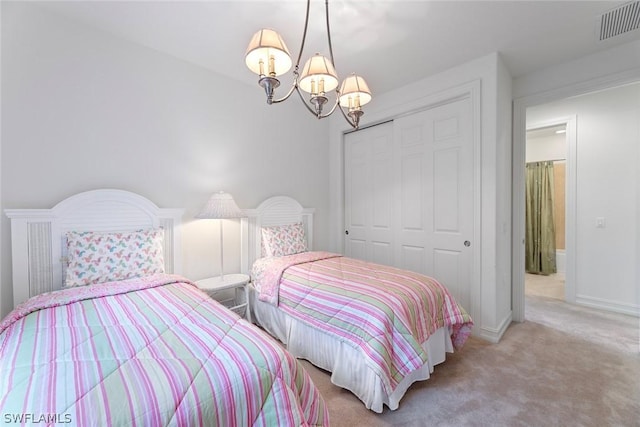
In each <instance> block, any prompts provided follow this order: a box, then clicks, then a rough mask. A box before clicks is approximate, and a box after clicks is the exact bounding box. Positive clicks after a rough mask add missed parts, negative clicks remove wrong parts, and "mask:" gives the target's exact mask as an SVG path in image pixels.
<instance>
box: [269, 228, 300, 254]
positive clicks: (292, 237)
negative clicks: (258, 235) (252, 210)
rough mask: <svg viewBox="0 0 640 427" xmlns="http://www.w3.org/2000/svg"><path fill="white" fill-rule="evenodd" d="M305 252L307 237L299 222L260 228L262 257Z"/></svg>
mask: <svg viewBox="0 0 640 427" xmlns="http://www.w3.org/2000/svg"><path fill="white" fill-rule="evenodd" d="M306 250H307V237H306V235H305V233H304V227H303V226H302V223H301V222H296V223H294V224H289V225H277V226H272V227H262V252H263V256H267V257H272V256H284V255H293V254H297V253H300V252H305V251H306Z"/></svg>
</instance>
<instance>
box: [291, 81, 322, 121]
mask: <svg viewBox="0 0 640 427" xmlns="http://www.w3.org/2000/svg"><path fill="white" fill-rule="evenodd" d="M295 89H296V92H298V95H300V100H301V101H302V105H304V106H305V107H307V110H309V112H310V113H311V114H313V115H314V116H316V117H318V113H316V112H315V110H314V109H313V108H311V107H309V105H307V101H306V100H305V99H304V96H303V95H302V93H301V92H300V89H299V88H298V86H297V85H296V87H295ZM318 118H319V117H318Z"/></svg>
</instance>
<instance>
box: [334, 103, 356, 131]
mask: <svg viewBox="0 0 640 427" xmlns="http://www.w3.org/2000/svg"><path fill="white" fill-rule="evenodd" d="M338 110H340V112H341V113H342V117H344V119H345V120H346V121H347V123H349V124H350V125H351V127H352V128H354V129H358V125H357V124H356V123H354V122H353V121H351V119H350V118H349V116H347V114H346V113H345V112H344V109H343V108H342V107H340V108H338Z"/></svg>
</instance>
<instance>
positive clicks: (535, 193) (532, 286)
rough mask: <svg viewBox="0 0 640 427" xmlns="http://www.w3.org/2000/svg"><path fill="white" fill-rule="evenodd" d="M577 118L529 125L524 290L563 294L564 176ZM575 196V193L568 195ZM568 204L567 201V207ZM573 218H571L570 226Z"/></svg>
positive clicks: (533, 293)
mask: <svg viewBox="0 0 640 427" xmlns="http://www.w3.org/2000/svg"><path fill="white" fill-rule="evenodd" d="M574 120H575V118H573V117H571V118H563V119H558V120H553V121H551V122H547V123H543V124H533V125H532V126H531V127H530V128H528V129H527V134H526V135H527V136H526V147H525V172H526V178H525V295H526V296H538V297H545V298H553V299H558V300H563V301H564V300H565V299H566V292H565V281H566V266H567V263H566V253H567V245H566V241H567V239H566V234H567V233H566V230H567V219H568V220H569V221H573V220H574V219H575V218H573V217H571V216H567V214H566V213H567V210H572V209H568V206H567V203H566V201H567V194H570V195H571V196H573V194H574V192H575V188H574V187H571V188H570V186H569V182H572V180H567V173H566V172H567V164H568V163H571V164H572V163H573V161H574V159H573V158H571V159H569V157H570V152H569V147H570V146H572V145H575V144H574V143H571V142H569V141H568V139H569V138H573V137H575V133H572V132H569V133H567V128H573V127H574V123H573V122H574ZM570 199H571V200H575V197H571V198H570ZM569 208H570V207H569ZM571 227H573V224H571V223H570V224H569V228H571Z"/></svg>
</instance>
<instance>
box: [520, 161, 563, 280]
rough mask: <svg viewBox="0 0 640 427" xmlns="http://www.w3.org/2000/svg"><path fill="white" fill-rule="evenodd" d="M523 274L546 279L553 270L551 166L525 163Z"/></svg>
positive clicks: (540, 163)
mask: <svg viewBox="0 0 640 427" xmlns="http://www.w3.org/2000/svg"><path fill="white" fill-rule="evenodd" d="M526 169H527V177H526V184H525V185H526V217H525V219H526V230H525V270H526V271H527V273H535V274H544V275H549V274H552V273H555V272H556V271H557V270H556V232H555V226H554V221H553V162H535V163H527V168H526Z"/></svg>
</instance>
